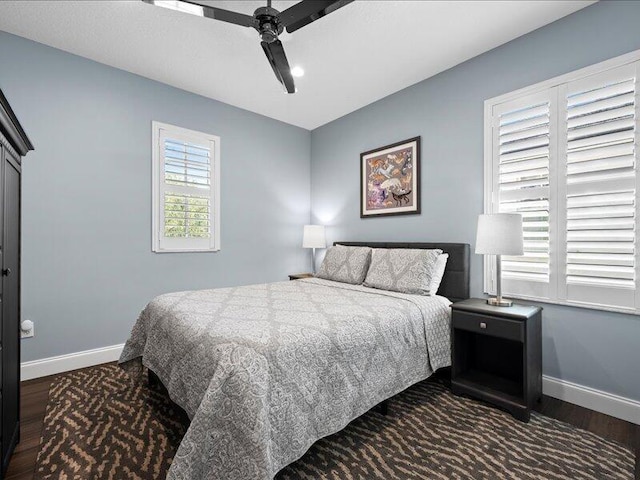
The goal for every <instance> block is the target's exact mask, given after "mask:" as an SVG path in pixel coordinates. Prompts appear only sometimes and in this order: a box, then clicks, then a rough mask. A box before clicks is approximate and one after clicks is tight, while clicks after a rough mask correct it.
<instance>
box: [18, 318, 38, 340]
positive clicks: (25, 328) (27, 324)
mask: <svg viewBox="0 0 640 480" xmlns="http://www.w3.org/2000/svg"><path fill="white" fill-rule="evenodd" d="M35 329H36V327H35V325H34V324H33V322H32V321H31V320H23V321H22V323H21V324H20V338H30V337H33V336H34V335H35Z"/></svg>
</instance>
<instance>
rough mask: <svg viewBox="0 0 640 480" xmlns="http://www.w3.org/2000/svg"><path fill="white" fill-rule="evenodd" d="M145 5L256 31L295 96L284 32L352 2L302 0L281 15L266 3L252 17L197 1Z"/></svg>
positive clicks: (156, 0)
mask: <svg viewBox="0 0 640 480" xmlns="http://www.w3.org/2000/svg"><path fill="white" fill-rule="evenodd" d="M142 1H143V2H145V3H150V4H152V5H157V6H160V7H167V8H171V9H173V10H180V11H183V12H187V13H191V14H194V15H199V16H201V17H207V18H213V19H214V20H221V21H223V22H228V23H235V24H236V25H240V26H242V27H250V28H254V29H256V30H257V31H258V33H259V34H260V39H261V40H262V42H260V44H261V45H262V49H263V50H264V53H265V55H266V56H267V60H269V64H270V65H271V68H273V73H275V75H276V78H277V79H278V81H279V82H280V83H281V84H282V85H283V86H284V88H285V89H286V91H287V93H295V92H296V87H295V84H294V82H293V75H292V74H291V69H290V68H289V62H288V61H287V56H286V55H285V53H284V48H283V47H282V42H281V41H280V40H278V35H280V34H281V33H282V32H283V30H284V29H286V30H287V32H289V33H292V32H295V31H296V30H299V29H301V28H302V27H304V26H305V25H309V24H310V23H311V22H314V21H316V20H318V19H320V18H322V17H324V16H326V15H328V14H330V13H331V12H335V11H336V10H337V9H339V8H340V7H344V6H345V5H347V4H348V3H351V2H352V1H353V0H302V1H301V2H298V3H296V4H295V5H293V6H291V7H289V8H287V9H286V10H284V11H282V12H279V11H278V10H276V9H275V8H272V7H271V0H267V6H266V7H259V8H257V9H256V11H255V12H253V16H250V15H245V14H244V13H239V12H232V11H230V10H224V9H222V8H218V7H212V6H210V5H208V4H205V3H203V2H199V1H195V0H171V1H166V0H142Z"/></svg>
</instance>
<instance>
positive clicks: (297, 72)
mask: <svg viewBox="0 0 640 480" xmlns="http://www.w3.org/2000/svg"><path fill="white" fill-rule="evenodd" d="M291 75H293V76H294V77H296V78H300V77H303V76H304V68H302V67H301V66H299V65H296V66H295V67H293V68H292V69H291Z"/></svg>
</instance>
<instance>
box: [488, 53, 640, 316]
mask: <svg viewBox="0 0 640 480" xmlns="http://www.w3.org/2000/svg"><path fill="white" fill-rule="evenodd" d="M639 61H640V50H635V51H632V52H629V53H626V54H623V55H620V56H617V57H614V58H611V59H609V60H605V61H603V62H600V63H596V64H593V65H589V66H587V67H584V68H580V69H578V70H575V71H572V72H569V73H566V74H563V75H559V76H557V77H553V78H551V79H549V80H545V81H542V82H538V83H536V84H533V85H529V86H527V87H524V88H520V89H518V90H515V91H513V92H508V93H505V94H502V95H498V96H496V97H493V98H490V99H488V100H485V102H484V159H483V162H484V213H492V211H493V205H495V200H496V198H495V195H497V194H498V192H497V190H496V191H493V187H494V174H495V171H494V158H493V157H494V155H493V109H494V107H496V106H498V105H500V104H502V103H505V102H509V101H514V100H517V99H518V98H521V97H524V96H528V95H535V94H538V93H541V92H544V91H547V90H549V89H551V88H554V87H559V86H561V85H562V84H566V83H569V82H574V81H577V80H581V79H583V78H585V77H589V76H592V75H598V74H602V73H604V72H606V71H607V70H613V69H616V68H620V67H624V66H625V65H630V64H633V63H635V62H639ZM637 85H638V86H640V82H638V83H637ZM558 90H559V89H558ZM639 92H640V89H638V90H637V91H636V101H637V102H638V101H639V100H640V98H639V97H640V93H639ZM554 103H555V105H558V102H557V99H556V102H554ZM636 108H637V107H636ZM636 132H637V135H639V136H640V115H637V116H636ZM636 154H637V153H636ZM637 174H638V175H640V165H639V166H638V173H637ZM550 175H551V173H550ZM557 190H558V189H557V186H556V187H554V188H553V190H552V191H553V192H554V197H555V198H556V199H557V195H558V191H557ZM639 200H640V189H638V190H637V191H636V201H639ZM556 201H557V200H556ZM636 208H637V209H638V210H637V212H638V213H639V214H638V215H637V218H636V221H637V222H639V221H640V204H637V206H636ZM554 217H555V218H554V219H553V221H552V223H551V227H552V228H554V229H558V228H559V227H560V226H561V225H559V224H558V218H557V217H558V215H557V214H556V215H554ZM636 234H637V235H638V239H637V240H640V231H639V230H636ZM636 248H637V249H638V248H640V241H637V245H636ZM639 260H640V254H639V253H636V282H637V283H636V307H633V308H630V307H617V306H610V305H600V304H591V303H589V304H586V303H582V302H578V301H575V300H565V299H557V298H540V297H535V296H531V295H524V294H508V296H509V297H510V298H516V299H523V300H528V301H533V302H539V303H548V304H554V305H565V306H571V307H580V308H589V309H592V310H603V311H610V312H617V313H626V314H632V315H640V302H638V299H640V276H639V275H638V272H640V261H639ZM494 270H495V256H494V255H484V256H483V268H482V272H483V292H484V293H487V294H495V282H494V275H495V272H494ZM554 276H555V277H557V275H554ZM550 288H554V291H557V286H556V287H552V285H551V279H550Z"/></svg>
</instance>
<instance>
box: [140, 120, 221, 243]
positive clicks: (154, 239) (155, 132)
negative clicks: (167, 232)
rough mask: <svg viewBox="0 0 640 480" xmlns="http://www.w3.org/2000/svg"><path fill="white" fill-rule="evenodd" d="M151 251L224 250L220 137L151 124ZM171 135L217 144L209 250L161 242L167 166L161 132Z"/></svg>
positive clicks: (213, 151) (212, 152) (212, 187)
mask: <svg viewBox="0 0 640 480" xmlns="http://www.w3.org/2000/svg"><path fill="white" fill-rule="evenodd" d="M151 130H152V135H151V137H152V138H151V205H152V219H151V250H152V251H153V252H154V253H188V252H217V251H219V250H220V137H218V136H216V135H212V134H208V133H204V132H199V131H196V130H189V129H187V128H182V127H178V126H175V125H171V124H168V123H162V122H157V121H155V120H154V121H152V122H151ZM162 130H165V131H169V132H171V133H175V134H176V135H180V136H184V137H195V138H197V139H198V140H199V141H202V140H206V141H207V142H212V143H213V149H212V150H211V176H212V177H213V178H212V182H211V185H210V195H211V216H212V217H213V218H212V219H211V226H212V228H213V234H212V235H211V241H210V245H209V246H208V247H207V248H196V247H193V246H191V247H185V248H177V247H166V246H165V247H163V246H162V245H161V242H160V235H161V227H162V225H161V224H162V212H161V211H160V207H161V205H162V202H161V200H160V194H161V193H162V181H163V175H162V172H163V170H164V169H163V166H161V164H160V161H161V146H160V140H161V131H162Z"/></svg>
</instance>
